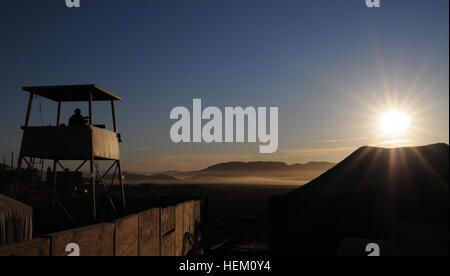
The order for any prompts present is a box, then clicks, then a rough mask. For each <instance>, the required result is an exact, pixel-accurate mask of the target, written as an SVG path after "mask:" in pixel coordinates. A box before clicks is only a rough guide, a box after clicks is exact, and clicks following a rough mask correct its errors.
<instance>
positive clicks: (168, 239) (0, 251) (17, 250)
mask: <svg viewBox="0 0 450 276" xmlns="http://www.w3.org/2000/svg"><path fill="white" fill-rule="evenodd" d="M201 218H202V201H201V200H195V201H186V202H183V203H180V204H178V205H176V206H170V207H166V208H153V209H150V210H147V211H144V212H141V213H139V214H135V215H130V216H128V217H125V218H122V219H119V220H116V221H115V222H114V223H102V224H96V225H91V226H87V227H82V228H76V229H72V230H67V231H63V232H58V233H53V234H50V235H48V236H47V238H38V239H33V240H31V241H27V242H24V243H20V244H15V245H10V246H7V247H3V248H0V256H68V255H69V254H70V253H71V252H67V251H66V249H67V246H68V245H69V244H76V245H78V247H79V255H80V256H114V255H115V256H184V255H186V254H187V253H188V252H189V250H191V249H192V248H191V244H190V243H189V242H188V240H187V239H186V235H188V236H189V234H190V236H191V239H192V238H193V234H195V230H196V229H195V228H196V225H198V224H199V223H200V222H201Z"/></svg>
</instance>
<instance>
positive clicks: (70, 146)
mask: <svg viewBox="0 0 450 276" xmlns="http://www.w3.org/2000/svg"><path fill="white" fill-rule="evenodd" d="M23 90H24V91H27V92H29V93H30V97H29V101H28V108H27V114H26V119H25V125H24V126H23V127H22V129H23V138H22V145H21V149H20V154H19V160H18V169H17V177H16V181H15V185H14V188H13V193H14V196H16V193H17V184H18V181H19V179H20V168H21V166H22V162H23V161H25V162H27V163H28V161H27V159H26V158H27V157H28V158H30V159H31V158H40V159H49V160H53V187H52V190H51V191H50V192H51V194H52V199H53V200H55V198H56V196H55V194H56V188H57V187H56V181H57V179H56V178H57V176H56V169H57V166H58V165H59V166H60V167H61V168H62V169H63V170H65V168H64V167H63V166H62V164H61V163H60V161H61V160H73V161H81V164H80V165H79V167H78V168H77V169H76V172H78V171H79V170H80V169H81V168H82V167H83V166H84V165H85V164H86V163H88V162H89V168H90V175H89V181H90V186H91V195H92V214H93V216H94V218H96V217H97V203H96V185H97V184H100V183H101V184H103V186H104V187H105V190H106V192H107V194H108V196H109V199H110V202H111V204H112V206H113V208H114V209H115V206H114V202H113V200H112V198H111V195H110V192H109V190H108V188H107V185H106V184H105V183H104V181H103V178H104V177H105V176H106V175H107V174H108V173H109V172H110V171H111V170H112V169H114V174H113V179H112V181H111V185H112V184H113V183H114V179H115V177H116V173H117V174H118V179H119V183H120V188H121V197H122V205H123V207H125V193H124V186H123V179H122V170H121V166H120V150H119V142H120V134H118V133H117V125H116V114H115V109H114V102H115V101H120V100H121V98H120V97H119V96H116V95H114V94H113V93H111V92H109V91H107V90H105V89H103V88H100V87H98V86H97V85H95V84H91V85H64V86H35V87H23ZM35 95H39V96H41V97H44V98H47V99H50V100H52V101H55V102H56V103H57V104H58V111H57V117H56V126H40V127H34V126H29V121H30V113H31V107H32V103H33V98H34V96H35ZM94 101H109V102H110V103H111V113H112V120H113V131H109V130H106V129H104V126H103V127H102V126H96V125H94V124H93V118H94V117H93V110H92V103H93V102H94ZM63 102H88V103H89V117H88V118H89V120H88V121H89V123H88V124H86V125H80V126H65V125H62V124H61V104H62V103H63ZM102 160H111V161H114V162H113V164H112V165H111V166H110V167H109V169H108V170H107V171H106V172H105V173H104V174H103V175H100V171H99V168H98V166H97V164H96V161H102ZM56 200H57V203H58V204H59V205H61V207H62V208H63V209H64V210H65V208H64V206H62V204H61V202H59V200H58V199H57V198H56ZM65 211H66V212H67V210H65ZM69 215H70V214H69Z"/></svg>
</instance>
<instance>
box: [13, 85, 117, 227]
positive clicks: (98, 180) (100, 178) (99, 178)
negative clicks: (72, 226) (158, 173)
mask: <svg viewBox="0 0 450 276" xmlns="http://www.w3.org/2000/svg"><path fill="white" fill-rule="evenodd" d="M94 88H97V89H99V88H98V87H96V86H95V87H94ZM25 90H26V89H25ZM34 96H35V93H33V92H30V97H29V100H28V107H27V112H26V117H25V125H24V127H23V129H25V128H27V127H28V126H29V122H30V115H31V109H32V104H33V98H34ZM87 101H88V103H89V125H90V126H93V108H92V102H93V90H91V91H90V93H89V99H87ZM110 102H111V113H112V120H113V131H114V133H116V134H117V124H116V113H115V107H114V100H110ZM57 103H58V111H57V116H56V117H57V118H56V126H57V127H58V126H60V123H61V108H62V106H61V101H58V102H57ZM22 147H23V145H22V146H21V150H20V153H19V159H18V163H17V173H16V177H15V180H14V184H13V187H12V193H13V197H14V198H16V197H17V190H18V184H19V182H20V173H21V168H22V162H23V161H25V162H26V163H28V161H27V160H26V159H25V157H26V156H24V155H23V151H22ZM91 152H92V154H91V157H90V159H87V160H83V161H82V163H81V164H80V165H79V166H78V167H77V169H76V170H75V172H78V171H79V170H80V169H81V168H82V167H83V166H84V165H85V164H86V163H87V162H88V161H89V172H90V175H89V181H90V186H91V196H92V217H93V218H94V219H96V218H97V195H96V186H97V185H99V184H102V185H103V187H104V188H105V191H106V194H107V195H108V198H109V201H110V203H111V206H112V208H113V210H117V208H116V205H115V204H114V201H113V199H112V197H111V193H110V191H109V188H110V187H111V186H112V185H113V184H114V180H115V178H116V173H117V176H118V180H119V185H120V187H121V197H122V202H121V203H122V207H123V208H125V207H126V200H125V189H124V185H123V179H122V169H121V163H120V160H113V161H114V162H113V164H112V165H111V167H109V169H108V170H107V171H106V172H105V173H104V174H103V175H101V173H100V170H99V168H98V164H97V165H96V164H95V161H96V158H95V156H94V150H93V149H92V151H91ZM51 160H53V183H52V187H51V189H50V188H48V190H49V193H50V199H51V204H52V206H55V205H56V204H57V205H59V206H60V207H61V208H62V209H63V211H64V212H65V213H66V214H67V215H68V216H69V218H70V219H71V220H72V221H73V222H74V220H73V218H72V216H71V215H70V213H69V212H68V211H67V210H66V208H65V207H64V206H63V204H62V203H61V201H60V200H59V199H58V198H57V195H56V191H57V189H56V188H57V187H56V186H57V179H56V178H57V171H56V169H57V166H58V165H59V166H60V167H61V168H63V169H64V166H62V164H61V162H60V161H61V160H58V159H51ZM97 162H98V160H97ZM28 165H30V164H29V163H28ZM113 167H114V174H113V178H112V180H111V185H110V186H109V187H108V186H107V185H106V184H105V183H104V178H105V176H106V175H107V174H108V173H109V171H111V169H112V168H113ZM41 170H43V165H42V169H41ZM41 175H42V171H41Z"/></svg>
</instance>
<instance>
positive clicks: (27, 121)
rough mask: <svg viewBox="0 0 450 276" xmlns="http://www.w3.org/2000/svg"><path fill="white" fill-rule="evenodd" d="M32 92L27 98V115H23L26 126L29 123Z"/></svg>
mask: <svg viewBox="0 0 450 276" xmlns="http://www.w3.org/2000/svg"><path fill="white" fill-rule="evenodd" d="M33 97H34V94H33V93H30V98H29V99H28V107H27V116H26V117H25V127H28V124H29V123H30V115H31V107H32V106H33Z"/></svg>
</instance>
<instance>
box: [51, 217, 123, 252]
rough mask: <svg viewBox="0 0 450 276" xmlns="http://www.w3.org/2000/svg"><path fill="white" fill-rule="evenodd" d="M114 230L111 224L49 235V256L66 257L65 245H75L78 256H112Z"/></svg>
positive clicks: (113, 225)
mask: <svg viewBox="0 0 450 276" xmlns="http://www.w3.org/2000/svg"><path fill="white" fill-rule="evenodd" d="M114 228H115V224H113V223H102V224H96V225H91V226H87V227H83V228H77V229H72V230H68V231H63V232H58V233H54V234H50V235H49V237H50V238H51V244H52V246H51V255H52V256H67V255H68V254H69V253H68V252H66V247H67V245H68V244H70V243H76V244H78V246H79V249H80V256H113V255H114V236H115V235H114Z"/></svg>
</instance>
